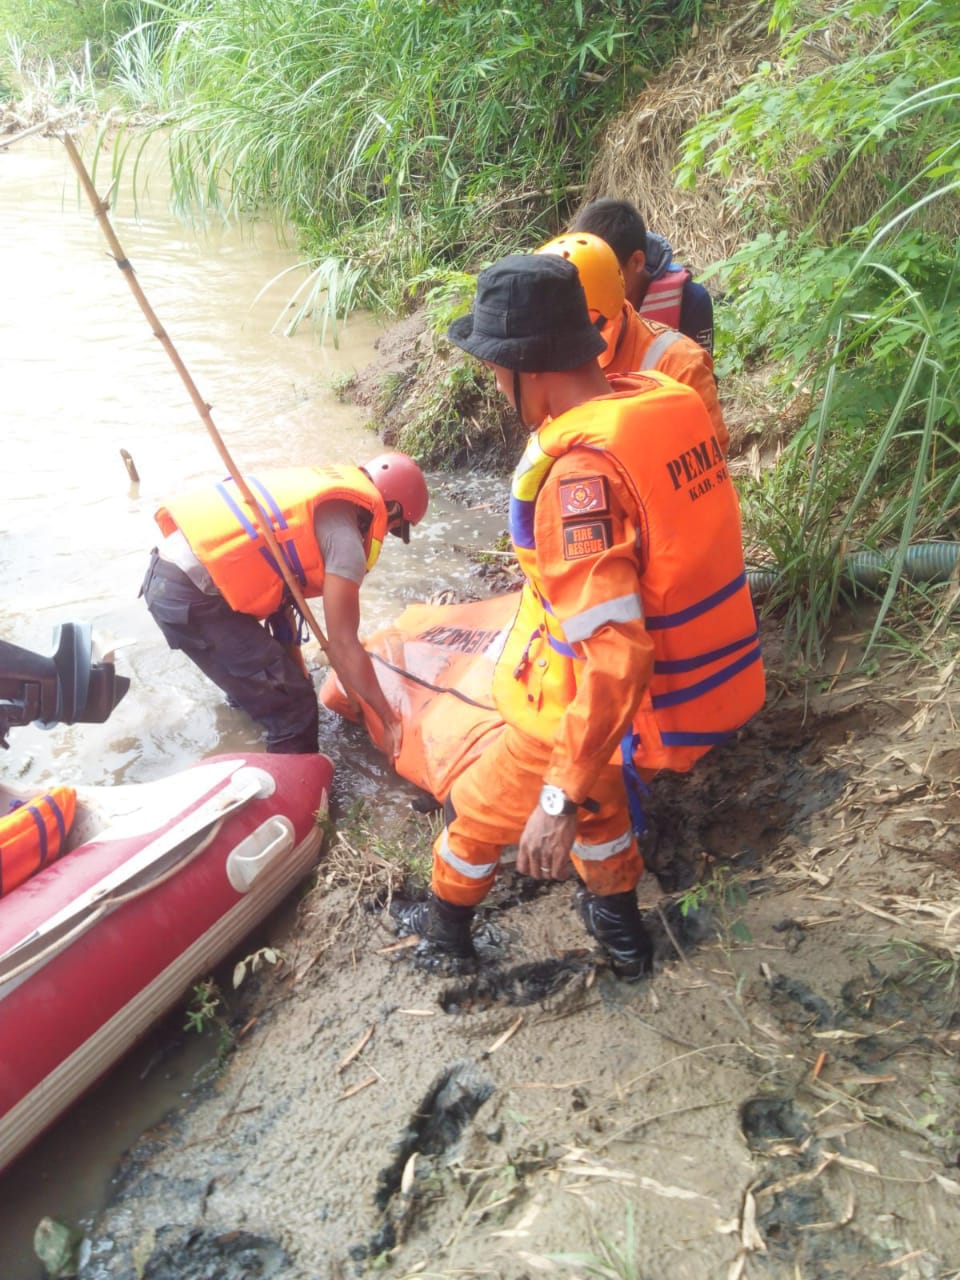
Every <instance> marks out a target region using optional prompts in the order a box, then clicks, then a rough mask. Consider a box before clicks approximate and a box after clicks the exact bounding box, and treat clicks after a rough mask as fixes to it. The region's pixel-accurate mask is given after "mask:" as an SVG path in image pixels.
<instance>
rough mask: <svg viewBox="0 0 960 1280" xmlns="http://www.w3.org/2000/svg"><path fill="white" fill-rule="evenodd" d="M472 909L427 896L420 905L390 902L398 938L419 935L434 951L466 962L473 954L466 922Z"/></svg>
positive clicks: (468, 921)
mask: <svg viewBox="0 0 960 1280" xmlns="http://www.w3.org/2000/svg"><path fill="white" fill-rule="evenodd" d="M473 913H474V908H473V907H458V906H456V905H455V904H454V903H452V902H444V901H443V899H442V898H438V897H437V896H436V894H434V893H431V894H429V895H428V896H427V898H426V900H425V901H424V902H394V903H393V904H392V905H391V907H390V914H391V915H392V916H393V918H394V920H396V922H397V924H398V925H399V933H400V935H401V936H402V937H406V935H407V934H410V933H416V934H419V935H420V937H421V938H423V939H424V940H425V941H426V942H429V943H430V944H431V945H432V947H433V948H434V950H436V951H440V952H443V953H444V954H445V955H449V956H457V957H458V958H459V959H462V960H466V959H470V958H472V957H473V956H475V955H476V952H475V951H474V949H473V938H472V936H471V934H470V922H471V920H472V919H473Z"/></svg>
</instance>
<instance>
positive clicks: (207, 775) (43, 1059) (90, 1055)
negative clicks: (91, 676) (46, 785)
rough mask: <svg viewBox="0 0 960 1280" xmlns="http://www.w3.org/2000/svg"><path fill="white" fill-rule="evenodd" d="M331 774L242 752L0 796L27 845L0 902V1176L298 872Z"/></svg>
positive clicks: (317, 831) (311, 845) (312, 856)
mask: <svg viewBox="0 0 960 1280" xmlns="http://www.w3.org/2000/svg"><path fill="white" fill-rule="evenodd" d="M332 777H333V765H332V763H331V762H330V760H329V759H327V757H326V756H322V755H268V754H260V753H251V754H249V755H223V756H213V757H210V758H208V759H206V760H203V761H202V762H200V763H198V764H195V765H193V766H192V767H191V768H188V769H185V770H183V771H181V772H179V773H177V774H174V775H173V776H171V777H168V778H165V779H161V780H159V781H156V782H147V783H136V784H130V785H122V786H113V787H101V786H96V787H76V788H67V789H64V788H57V789H53V790H51V791H49V792H46V793H43V795H41V796H36V795H31V796H24V795H23V794H20V793H17V792H15V791H13V790H12V789H10V788H7V787H4V786H2V785H0V814H3V815H7V814H8V812H9V811H11V806H13V809H12V811H13V812H14V813H19V812H21V811H22V810H24V809H25V810H26V812H27V819H28V821H29V822H32V823H33V825H34V826H35V827H36V830H37V839H38V842H39V844H40V845H41V846H42V848H40V849H39V850H36V849H35V851H34V860H35V862H36V863H37V864H38V867H37V869H35V870H34V869H33V868H30V869H29V872H30V873H29V874H28V876H27V878H25V879H23V880H22V882H21V883H19V884H17V885H16V886H15V887H11V888H10V889H9V891H8V892H6V893H4V895H3V896H2V897H0V1169H3V1168H4V1167H6V1166H7V1165H8V1164H9V1163H10V1162H11V1161H12V1160H13V1159H14V1158H15V1157H16V1156H17V1155H18V1154H19V1153H20V1152H21V1151H22V1150H24V1148H25V1147H26V1146H28V1144H29V1143H30V1142H32V1141H33V1139H34V1138H36V1137H37V1136H38V1135H39V1134H40V1133H41V1132H42V1131H43V1130H44V1129H46V1128H47V1126H48V1125H50V1124H51V1123H52V1122H53V1121H54V1120H55V1119H56V1118H57V1117H58V1116H59V1115H60V1114H61V1113H62V1112H63V1111H64V1110H65V1108H67V1107H68V1106H69V1105H70V1104H71V1103H72V1102H73V1101H74V1100H75V1099H76V1098H77V1097H79V1095H80V1094H81V1093H82V1092H83V1091H84V1090H86V1089H87V1088H88V1087H89V1086H90V1085H91V1084H93V1083H94V1081H95V1080H97V1079H98V1078H99V1077H100V1076H101V1075H102V1074H103V1073H104V1072H105V1071H106V1070H107V1069H108V1068H109V1067H110V1066H111V1065H112V1064H113V1063H114V1062H116V1061H117V1059H118V1058H120V1056H121V1055H122V1054H123V1053H124V1052H125V1051H126V1050H127V1049H128V1048H130V1046H131V1045H133V1044H134V1042H135V1041H136V1040H137V1039H138V1038H139V1037H140V1036H141V1035H142V1034H143V1033H144V1032H145V1031H146V1030H147V1029H148V1028H149V1027H150V1025H151V1024H152V1023H153V1022H155V1021H156V1020H157V1019H158V1018H159V1017H160V1016H161V1015H162V1014H163V1013H165V1012H166V1011H167V1010H169V1009H170V1008H171V1007H173V1006H175V1005H176V1003H177V1002H178V1001H180V1000H185V996H186V993H187V991H188V989H189V985H190V983H191V982H193V981H195V980H196V979H197V978H199V977H201V976H203V975H205V974H206V973H208V972H209V970H210V968H211V967H212V966H213V965H215V964H216V963H217V962H218V961H219V960H221V959H222V958H223V957H225V956H226V955H227V954H228V953H229V952H230V951H231V950H232V949H233V948H234V947H235V946H237V945H238V944H239V943H240V942H241V941H242V939H243V938H244V936H245V935H246V934H248V933H249V932H250V930H251V929H252V928H253V927H254V926H255V925H256V924H257V923H258V922H259V921H260V920H262V919H263V918H264V917H265V916H266V915H267V914H268V913H269V912H270V911H271V910H272V909H273V908H274V907H275V906H277V905H278V904H279V903H280V901H281V900H282V899H283V898H284V897H285V896H286V895H287V894H288V893H289V892H290V890H291V889H293V888H294V886H295V885H296V884H297V883H298V882H299V881H300V880H302V879H303V877H304V876H306V874H307V873H308V872H309V870H310V869H311V867H312V866H313V864H314V862H315V861H316V858H317V855H318V853H319V850H320V845H321V842H322V839H323V832H322V829H321V827H320V825H319V824H318V818H319V817H320V816H322V815H323V814H324V813H325V811H326V808H327V797H328V793H329V790H330V784H331V780H332ZM64 790H66V791H67V792H68V793H72V800H71V799H70V797H69V796H68V797H65V796H64V795H63V792H64ZM46 797H49V798H50V799H51V800H52V802H53V806H54V807H53V809H50V807H49V806H47V805H46V804H45V803H44V800H45V798H46ZM24 801H25V803H20V802H24ZM18 805H19V808H18ZM71 808H72V810H73V812H72V815H71V814H70V813H69V812H68V810H69V809H71ZM31 809H32V810H34V811H36V813H37V815H38V818H39V821H38V819H35V818H34V817H33V814H32V813H31V812H30V811H31ZM56 811H59V815H60V816H59V818H58V816H57V812H56ZM71 816H72V822H69V821H68V819H69V818H70V817H71ZM41 825H43V827H44V832H45V834H43V835H42V836H41V835H40V827H41ZM2 853H3V851H2V849H0V857H2Z"/></svg>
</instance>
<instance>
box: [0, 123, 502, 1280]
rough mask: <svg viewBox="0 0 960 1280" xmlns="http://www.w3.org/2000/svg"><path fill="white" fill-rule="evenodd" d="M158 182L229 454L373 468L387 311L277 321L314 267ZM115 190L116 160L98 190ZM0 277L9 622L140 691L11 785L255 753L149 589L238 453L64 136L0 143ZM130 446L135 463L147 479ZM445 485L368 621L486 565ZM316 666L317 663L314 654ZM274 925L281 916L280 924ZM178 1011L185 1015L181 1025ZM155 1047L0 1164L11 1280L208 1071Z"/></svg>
mask: <svg viewBox="0 0 960 1280" xmlns="http://www.w3.org/2000/svg"><path fill="white" fill-rule="evenodd" d="M149 172H150V177H149V180H148V181H147V182H146V185H145V187H144V185H143V182H142V180H141V184H140V190H139V191H138V200H137V202H135V201H134V199H133V196H132V195H131V193H130V192H129V190H127V189H125V188H124V186H123V185H121V187H120V190H119V193H118V194H117V195H115V197H114V199H113V209H112V212H111V219H112V221H113V225H114V228H115V230H116V232H117V235H118V237H119V240H120V243H121V245H122V246H123V248H124V251H125V252H126V253H127V255H128V257H129V258H130V260H131V261H132V263H133V265H134V267H135V269H136V271H137V276H138V279H139V281H140V283H141V286H142V288H143V290H144V292H145V294H146V296H147V298H148V299H149V301H150V303H151V305H152V307H153V309H154V311H155V312H156V314H157V316H158V318H159V320H160V323H161V324H162V325H163V327H164V328H165V329H166V330H167V332H168V333H169V335H170V337H171V339H172V341H173V342H174V344H175V345H176V347H177V349H178V351H179V352H180V355H181V357H182V359H183V360H184V362H185V364H186V366H187V368H188V369H189V370H190V373H191V374H192V376H193V378H194V380H195V382H196V383H197V386H198V387H199V390H200V393H201V395H202V396H203V397H204V398H205V399H206V400H207V401H208V403H209V404H210V405H211V406H212V416H213V420H214V422H215V423H216V425H217V427H218V428H219V430H220V432H221V434H222V436H223V438H224V440H225V442H226V444H227V446H228V448H229V449H230V451H231V454H232V456H233V457H234V459H235V461H236V463H237V465H238V466H239V467H240V468H241V469H242V468H254V467H256V468H265V467H269V466H273V465H284V464H296V463H300V462H304V463H306V462H319V463H325V462H363V461H365V460H366V459H367V458H368V457H371V456H373V455H374V454H376V453H378V452H379V451H380V448H381V445H380V441H379V440H378V438H377V436H376V435H375V434H374V433H373V432H372V431H371V430H370V429H369V427H368V426H367V423H366V414H365V412H364V411H362V410H360V409H357V408H356V407H354V406H351V405H349V404H343V403H340V402H339V400H338V399H337V396H336V393H335V387H336V383H337V382H338V380H340V379H342V378H343V377H344V376H345V375H347V374H349V373H350V372H351V371H352V370H354V369H356V368H358V367H361V366H363V365H366V364H369V363H370V362H371V361H372V360H374V359H375V358H376V353H375V349H374V342H375V340H376V337H377V335H378V332H379V325H378V323H377V322H376V321H374V320H373V319H372V318H370V317H367V316H353V317H351V318H350V320H349V322H348V324H347V325H346V326H344V327H343V328H342V329H341V332H340V342H339V347H334V345H333V344H332V343H331V341H330V338H329V335H328V338H327V341H326V342H325V343H324V344H321V342H320V338H319V334H318V333H317V332H316V331H313V330H311V328H310V326H304V327H302V328H301V329H300V330H299V331H298V333H297V334H296V335H295V336H294V337H292V338H291V337H284V336H282V334H281V333H280V332H279V331H277V330H276V329H275V322H276V320H277V317H278V315H281V314H282V312H283V310H284V306H285V303H286V302H287V300H288V299H289V297H290V295H291V294H292V292H293V290H294V288H295V287H296V284H297V282H298V281H299V280H300V279H302V278H303V276H304V274H305V272H304V270H303V269H299V270H297V269H296V267H297V261H298V259H297V255H296V253H295V251H294V250H293V249H292V248H291V247H289V246H285V245H283V244H281V243H279V242H278V238H277V234H276V231H275V229H274V228H273V227H272V226H271V225H268V224H258V225H253V226H246V227H242V228H238V227H231V228H223V227H217V228H214V229H208V230H206V231H203V232H201V231H200V230H198V229H193V228H191V227H188V226H185V225H184V224H183V223H182V222H180V221H178V220H177V219H176V218H175V217H174V216H173V214H172V213H171V212H170V211H169V208H168V200H167V190H168V185H167V181H166V178H165V173H164V165H163V162H162V158H161V157H160V156H159V153H158V156H157V158H156V159H155V160H154V161H153V163H152V165H151V168H150V170H149ZM106 182H107V179H106V178H105V176H104V174H103V172H101V174H100V175H98V180H97V185H98V188H99V189H100V191H101V194H102V193H103V192H104V189H105V184H106ZM288 268H295V270H293V271H292V272H291V273H290V274H288V275H285V276H284V278H283V279H281V280H278V279H276V277H278V275H279V274H280V273H281V272H283V271H285V270H287V269H288ZM0 279H2V280H3V306H2V307H0V387H2V415H3V431H2V441H3V445H2V464H0V465H2V474H3V477H4V481H5V483H4V493H3V501H2V504H0V635H2V636H3V637H4V638H5V639H7V640H9V641H12V642H13V643H15V644H18V645H21V646H23V647H25V648H28V649H33V650H36V651H38V652H42V653H48V652H50V651H51V641H52V638H53V632H54V628H55V627H56V626H57V625H58V624H60V623H63V622H68V621H70V622H89V623H91V624H92V625H93V629H94V636H95V639H96V641H97V643H98V645H99V647H100V650H101V651H103V652H106V651H108V650H110V649H113V648H114V647H116V649H117V667H118V670H119V671H122V672H123V673H124V674H125V675H128V676H129V677H130V678H131V681H132V684H131V688H130V691H129V692H128V694H127V695H126V697H125V698H124V700H123V701H122V702H121V703H120V705H119V706H118V707H117V708H116V710H115V711H114V713H113V715H112V716H111V717H110V719H109V720H108V721H107V723H106V724H103V725H75V726H70V727H67V726H59V727H56V728H54V729H52V730H43V729H40V728H38V727H35V726H27V727H23V728H14V729H13V730H12V731H11V737H10V748H9V750H7V751H5V752H0V771H2V776H3V778H4V779H5V780H6V781H8V782H10V783H12V784H15V785H22V786H30V785H32V784H34V783H36V784H41V783H50V782H54V781H62V782H67V783H86V784H91V783H95V784H109V785H116V784H121V783H123V782H127V781H130V782H143V781H149V780H151V779H154V778H159V777H163V776H166V775H167V774H169V773H171V772H173V771H175V770H177V769H179V768H183V767H185V766H187V765H188V764H190V763H192V762H193V761H195V760H197V759H199V758H201V757H203V756H206V755H209V754H211V753H215V752H225V751H240V750H248V749H255V748H257V747H258V746H259V742H260V740H259V734H258V732H257V729H256V727H255V726H254V725H253V724H252V723H251V722H250V721H248V720H247V719H246V718H245V717H244V716H243V714H242V713H241V712H239V711H234V710H231V709H230V708H228V707H227V706H226V705H225V704H224V702H223V699H222V697H221V695H220V693H219V691H218V690H216V689H215V688H214V687H213V686H212V685H210V684H209V683H208V682H207V681H206V680H205V679H204V677H203V676H202V675H201V674H200V673H199V672H198V671H197V670H195V669H194V668H193V666H192V665H191V664H190V663H189V662H187V661H186V660H185V659H184V658H183V657H182V656H181V655H179V654H174V653H171V652H170V651H169V650H168V649H167V648H166V645H165V643H164V641H163V640H162V637H161V636H160V634H159V632H158V631H157V630H156V628H155V627H154V624H153V622H152V620H151V618H150V617H149V615H148V614H147V612H146V610H145V608H144V607H143V604H142V602H141V601H140V600H138V598H137V592H138V590H139V586H140V582H141V579H142V577H143V573H144V570H145V568H146V564H147V559H148V553H149V550H150V547H151V546H152V545H153V543H154V540H155V528H156V527H155V525H154V522H153V512H154V510H155V508H156V506H157V504H158V502H159V501H161V500H162V499H163V498H164V497H166V496H167V495H168V494H170V493H172V492H174V491H176V490H177V489H178V488H179V487H181V486H184V485H187V484H189V483H192V482H195V481H198V480H202V479H204V478H211V479H212V478H219V477H220V476H221V475H222V474H223V465H222V463H221V461H220V458H219V456H218V455H217V453H216V450H215V448H214V445H213V444H212V442H211V440H210V438H209V436H208V434H207V431H206V429H205V428H204V426H203V424H202V422H201V421H200V419H199V417H198V415H197V413H196V410H195V409H194V407H193V405H192V403H191V401H190V399H189V397H188V394H187V391H186V389H185V387H184V385H183V383H182V382H181V380H180V378H179V377H178V375H177V373H176V372H175V370H174V368H173V365H172V364H171V362H170V360H169V358H168V356H167V355H166V353H165V352H164V350H163V348H162V347H161V345H160V343H159V342H158V341H157V339H156V338H155V337H154V336H153V334H152V333H151V331H150V328H149V326H148V324H147V322H146V320H145V318H144V316H143V314H142V312H141V311H140V309H139V307H138V306H137V304H136V302H135V300H134V298H133V295H132V293H131V292H130V290H129V288H128V286H127V284H126V283H125V281H124V279H123V277H122V275H121V273H120V272H119V271H118V270H117V269H116V268H115V266H114V265H113V263H112V261H111V259H110V257H109V254H108V250H107V245H106V242H105V240H104V238H103V236H102V233H101V231H100V229H99V227H98V225H97V223H96V220H95V219H94V217H93V214H92V211H91V209H90V208H89V205H88V204H87V203H86V201H85V199H82V197H81V195H80V193H79V189H78V186H77V183H76V180H75V177H74V174H73V170H72V169H71V167H70V165H69V161H68V159H67V156H66V153H65V151H64V149H63V147H62V145H61V144H60V143H59V142H58V141H56V140H43V139H39V140H38V139H30V140H28V141H26V142H24V143H21V144H18V145H16V146H14V147H12V148H10V149H9V150H0ZM271 282H272V283H271ZM258 295H260V296H259V298H258ZM121 449H126V450H127V451H128V452H129V453H130V454H131V455H132V457H133V459H134V462H135V464H136V467H137V470H138V472H139V475H140V483H139V485H137V486H133V485H132V484H131V482H130V480H129V477H128V475H127V472H126V469H125V466H124V463H123V461H122V459H121V456H120V450H121ZM429 479H430V480H431V484H432V491H433V498H432V500H431V510H430V512H429V513H428V515H427V518H426V520H425V521H424V523H423V524H422V525H421V526H420V527H419V528H418V529H417V530H416V531H415V533H414V537H413V539H412V541H411V543H410V545H409V546H408V547H404V546H403V545H402V544H401V543H400V542H399V540H396V539H388V545H386V546H385V548H384V552H383V555H382V556H381V559H380V562H379V564H378V566H377V567H376V569H375V570H374V572H373V573H372V574H371V576H370V578H369V579H368V581H367V583H365V585H364V589H363V592H362V597H361V599H362V609H363V626H364V628H365V629H370V630H372V629H373V628H374V627H376V626H378V625H381V624H383V623H385V622H386V621H388V620H389V619H390V618H391V617H393V616H394V615H395V614H396V613H397V612H399V610H400V609H401V608H402V607H403V605H404V604H405V603H406V602H407V601H408V600H411V599H417V598H423V597H424V596H426V595H428V594H429V593H431V592H433V591H436V590H438V589H440V588H445V587H451V588H454V589H456V588H458V587H464V586H466V585H467V584H468V582H469V579H470V564H469V562H468V560H467V557H466V556H465V555H464V554H463V553H462V551H461V550H459V548H462V547H464V546H470V547H473V546H476V547H478V548H481V547H483V546H489V545H490V543H491V539H492V538H493V536H495V534H496V532H498V530H499V523H500V522H498V521H497V520H496V518H495V517H491V516H488V515H486V513H483V512H479V513H477V512H471V511H468V510H465V509H464V508H462V507H460V506H458V505H457V504H456V503H454V502H452V501H450V500H448V499H445V498H444V496H443V495H442V494H441V493H440V492H438V487H437V478H436V477H429ZM321 618H322V615H321ZM306 656H307V661H308V664H309V665H314V664H316V663H317V661H318V659H319V651H318V649H317V648H316V646H315V645H312V646H311V647H309V648H308V650H307V655H306ZM328 728H329V729H330V732H331V735H332V737H331V742H330V743H329V744H327V743H325V744H324V745H325V746H327V749H328V750H329V752H330V754H331V755H332V756H333V757H334V759H335V762H336V764H337V769H338V783H337V794H338V796H339V797H340V798H341V799H342V800H344V801H346V800H348V799H349V798H350V797H351V795H352V794H356V793H358V792H359V793H361V794H367V795H369V794H372V793H373V792H376V793H377V795H378V798H379V797H380V796H382V795H385V796H387V797H388V798H390V797H392V798H393V799H394V800H396V802H397V803H405V799H404V789H403V784H398V783H397V780H396V779H395V778H393V777H392V776H391V775H390V774H389V772H386V771H384V769H383V767H382V762H381V760H380V758H379V757H378V756H377V753H376V752H374V751H373V750H372V748H370V749H369V750H365V749H364V744H363V743H362V742H360V741H359V739H358V735H357V734H356V733H351V734H349V735H346V736H343V735H340V734H339V733H338V732H337V730H336V727H335V726H334V727H332V728H330V726H328ZM270 927H273V928H279V929H282V927H283V919H282V918H281V919H280V920H278V921H274V922H272V923H271V926H270ZM261 942H262V940H261ZM172 1021H173V1022H174V1024H175V1025H176V1026H179V1025H180V1024H182V1021H183V1017H182V1014H179V1015H174V1016H173V1019H172ZM155 1040H156V1041H157V1042H156V1043H148V1044H145V1045H141V1046H140V1048H139V1049H138V1050H136V1051H134V1053H133V1054H132V1055H131V1056H130V1057H129V1058H128V1059H127V1060H126V1061H125V1062H124V1063H123V1064H121V1065H120V1066H119V1067H118V1068H116V1069H115V1070H114V1071H113V1072H112V1073H111V1074H110V1076H109V1077H107V1079H106V1080H105V1082H103V1083H102V1084H101V1085H100V1086H98V1088H97V1089H95V1090H94V1091H93V1092H92V1093H91V1094H90V1095H88V1097H87V1098H86V1099H84V1100H83V1101H82V1102H81V1103H80V1104H79V1105H78V1106H77V1107H75V1108H74V1109H73V1110H72V1111H71V1112H69V1113H68V1114H67V1115H66V1116H65V1117H63V1118H62V1119H61V1120H60V1121H59V1122H58V1123H57V1124H56V1125H55V1126H54V1127H53V1129H51V1131H50V1132H49V1133H48V1134H47V1135H46V1136H45V1137H44V1138H43V1139H42V1140H41V1141H40V1143H38V1144H37V1146H36V1147H35V1148H34V1149H33V1150H32V1151H31V1152H28V1153H27V1154H26V1155H25V1156H24V1157H22V1158H21V1160H20V1161H18V1162H17V1164H15V1165H14V1166H13V1168H12V1169H10V1170H8V1171H7V1172H6V1174H4V1175H0V1277H2V1280H35V1278H36V1277H39V1276H42V1274H43V1270H42V1267H41V1266H40V1264H39V1262H38V1261H37V1260H36V1258H35V1257H34V1256H33V1251H32V1247H31V1239H32V1234H33V1228H34V1226H35V1224H36V1222H37V1221H38V1220H39V1219H40V1218H41V1217H42V1216H44V1215H45V1214H50V1215H52V1216H55V1217H60V1218H63V1219H65V1220H68V1221H71V1222H73V1223H78V1222H80V1223H83V1222H89V1221H90V1218H91V1216H92V1214H93V1213H95V1212H96V1210H97V1208H98V1207H99V1205H100V1204H101V1203H102V1202H103V1199H104V1197H105V1195H106V1189H107V1186H108V1183H109V1178H110V1175H111V1172H112V1170H113V1168H114V1167H115V1165H116V1162H117V1160H118V1158H119V1155H120V1154H121V1152H122V1151H123V1149H124V1148H125V1147H126V1146H127V1145H128V1144H129V1143H130V1142H131V1141H132V1140H133V1139H134V1138H135V1137H136V1136H137V1135H138V1134H139V1133H140V1132H141V1131H142V1130H144V1129H145V1128H147V1127H148V1126H149V1125H151V1124H153V1123H156V1121H157V1119H158V1118H159V1117H160V1116H161V1115H162V1114H163V1113H164V1111H165V1110H167V1109H168V1108H169V1107H170V1106H171V1105H174V1104H175V1103H176V1101H177V1099H178V1098H179V1097H181V1096H182V1095H183V1094H184V1093H188V1092H189V1091H190V1089H191V1087H192V1086H193V1079H194V1073H195V1072H196V1071H197V1070H198V1069H199V1068H201V1067H202V1066H203V1065H204V1064H205V1063H206V1062H207V1061H208V1060H209V1057H210V1053H211V1048H210V1046H209V1045H206V1046H204V1047H202V1048H198V1046H197V1045H191V1044H189V1043H188V1045H187V1047H186V1048H180V1049H178V1050H177V1052H176V1053H175V1054H174V1055H173V1056H172V1057H170V1056H167V1055H164V1054H163V1053H162V1051H161V1046H162V1043H163V1040H162V1037H161V1038H160V1039H157V1038H156V1037H155ZM198 1044H199V1042H198ZM161 1058H162V1061H160V1065H159V1066H158V1065H157V1063H158V1061H159V1060H160V1059H161Z"/></svg>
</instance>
